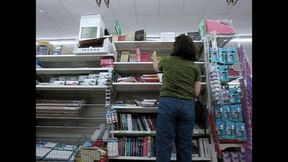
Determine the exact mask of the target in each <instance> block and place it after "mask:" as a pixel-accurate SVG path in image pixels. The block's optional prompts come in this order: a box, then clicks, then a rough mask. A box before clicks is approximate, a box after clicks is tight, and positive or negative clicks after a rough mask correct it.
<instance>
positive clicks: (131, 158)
mask: <svg viewBox="0 0 288 162" xmlns="http://www.w3.org/2000/svg"><path fill="white" fill-rule="evenodd" d="M109 159H111V160H113V159H114V160H147V161H148V160H156V157H139V156H117V157H109ZM171 160H176V157H175V156H172V157H171ZM209 160H211V158H210V157H192V161H209Z"/></svg>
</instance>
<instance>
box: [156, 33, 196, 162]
mask: <svg viewBox="0 0 288 162" xmlns="http://www.w3.org/2000/svg"><path fill="white" fill-rule="evenodd" d="M194 61H196V51H195V45H194V43H193V40H192V39H191V38H190V37H188V36H185V35H184V34H182V35H180V36H178V37H176V38H175V42H174V48H173V53H172V54H171V55H170V56H167V57H164V58H162V59H161V60H160V62H159V65H158V62H157V58H156V56H155V55H153V68H154V70H155V71H156V72H159V71H162V72H163V81H162V82H163V85H162V87H161V90H160V99H159V107H158V112H157V132H156V161H157V162H168V161H169V162H170V159H171V151H172V144H173V141H174V142H175V145H176V150H177V152H176V153H177V162H191V161H192V133H193V128H194V123H195V114H194V107H195V103H194V98H197V97H198V96H199V93H200V89H201V72H200V68H199V65H198V64H195V62H194Z"/></svg>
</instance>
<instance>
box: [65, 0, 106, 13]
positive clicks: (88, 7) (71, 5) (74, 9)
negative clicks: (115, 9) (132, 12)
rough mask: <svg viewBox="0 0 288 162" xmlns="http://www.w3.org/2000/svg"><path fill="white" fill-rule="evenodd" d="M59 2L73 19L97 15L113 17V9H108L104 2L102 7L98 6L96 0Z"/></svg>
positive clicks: (66, 0)
mask: <svg viewBox="0 0 288 162" xmlns="http://www.w3.org/2000/svg"><path fill="white" fill-rule="evenodd" d="M59 2H60V3H61V5H62V6H63V7H64V8H65V9H66V10H67V11H68V12H69V14H70V15H71V17H80V16H83V15H97V14H101V15H105V16H112V12H111V8H107V7H106V5H105V4H104V2H103V4H101V6H100V7H98V6H97V5H96V2H95V0H60V1H59Z"/></svg>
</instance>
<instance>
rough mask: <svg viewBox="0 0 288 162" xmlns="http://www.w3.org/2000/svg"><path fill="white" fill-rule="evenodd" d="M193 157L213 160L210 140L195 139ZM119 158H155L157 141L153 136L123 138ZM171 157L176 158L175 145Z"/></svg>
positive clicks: (120, 140)
mask: <svg viewBox="0 0 288 162" xmlns="http://www.w3.org/2000/svg"><path fill="white" fill-rule="evenodd" d="M192 143H193V149H192V157H203V158H211V157H212V154H211V150H210V144H209V139H208V138H198V139H193V140H192ZM117 147H118V150H117V151H118V153H116V154H115V155H118V156H138V157H155V156H156V140H155V137H152V136H144V137H121V138H118V139H117ZM171 157H176V147H175V144H174V143H173V147H172V154H171Z"/></svg>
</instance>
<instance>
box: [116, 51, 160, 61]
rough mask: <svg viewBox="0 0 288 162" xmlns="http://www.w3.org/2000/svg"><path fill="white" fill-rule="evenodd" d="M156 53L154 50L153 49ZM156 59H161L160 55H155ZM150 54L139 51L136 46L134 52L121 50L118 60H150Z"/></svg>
mask: <svg viewBox="0 0 288 162" xmlns="http://www.w3.org/2000/svg"><path fill="white" fill-rule="evenodd" d="M153 53H155V54H156V51H153ZM157 59H158V60H160V59H161V57H160V56H158V57H157ZM151 61H152V54H151V53H150V52H141V50H140V48H136V52H135V53H130V51H122V52H121V56H120V62H151Z"/></svg>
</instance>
